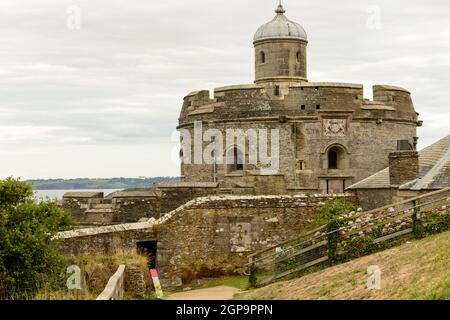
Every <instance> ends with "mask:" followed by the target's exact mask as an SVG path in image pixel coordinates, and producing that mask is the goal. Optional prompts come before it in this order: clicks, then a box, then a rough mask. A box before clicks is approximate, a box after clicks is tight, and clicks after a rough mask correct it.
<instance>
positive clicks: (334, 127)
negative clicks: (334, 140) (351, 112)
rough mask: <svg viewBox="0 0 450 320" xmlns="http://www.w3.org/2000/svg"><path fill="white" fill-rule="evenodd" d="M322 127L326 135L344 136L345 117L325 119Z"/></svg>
mask: <svg viewBox="0 0 450 320" xmlns="http://www.w3.org/2000/svg"><path fill="white" fill-rule="evenodd" d="M323 127H324V132H325V136H326V137H345V135H346V120H345V119H325V120H324V121H323Z"/></svg>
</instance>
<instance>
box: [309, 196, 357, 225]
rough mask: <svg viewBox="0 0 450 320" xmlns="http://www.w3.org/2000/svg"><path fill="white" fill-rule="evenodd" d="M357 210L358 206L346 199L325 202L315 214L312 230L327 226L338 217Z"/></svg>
mask: <svg viewBox="0 0 450 320" xmlns="http://www.w3.org/2000/svg"><path fill="white" fill-rule="evenodd" d="M354 210H356V205H355V204H354V203H352V202H349V201H347V200H345V199H333V200H329V201H327V202H325V204H324V205H323V206H321V207H320V208H319V209H318V210H317V211H316V213H315V214H314V217H313V221H312V224H311V229H314V228H317V227H320V226H323V225H327V224H328V223H330V222H332V221H334V220H335V219H337V218H338V216H340V215H343V214H346V213H349V212H351V211H354Z"/></svg>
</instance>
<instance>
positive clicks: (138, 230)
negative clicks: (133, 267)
mask: <svg viewBox="0 0 450 320" xmlns="http://www.w3.org/2000/svg"><path fill="white" fill-rule="evenodd" d="M154 221H155V220H150V221H149V222H142V223H130V224H124V225H115V226H107V227H96V228H89V229H81V230H73V231H66V232H61V233H59V234H58V236H57V237H56V240H57V241H59V251H60V252H61V253H62V254H66V255H86V254H95V253H100V254H115V253H118V252H127V251H128V252H133V253H134V252H136V250H137V242H138V241H153V240H156V238H157V233H156V229H154V228H153V225H154Z"/></svg>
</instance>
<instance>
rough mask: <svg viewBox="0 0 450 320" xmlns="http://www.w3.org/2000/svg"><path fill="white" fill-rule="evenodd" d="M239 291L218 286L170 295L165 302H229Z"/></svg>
mask: <svg viewBox="0 0 450 320" xmlns="http://www.w3.org/2000/svg"><path fill="white" fill-rule="evenodd" d="M239 291H240V290H239V289H237V288H234V287H228V286H219V287H213V288H206V289H198V290H192V291H185V292H177V293H174V294H172V295H170V296H169V297H168V298H167V300H231V299H233V295H235V294H236V293H238V292H239Z"/></svg>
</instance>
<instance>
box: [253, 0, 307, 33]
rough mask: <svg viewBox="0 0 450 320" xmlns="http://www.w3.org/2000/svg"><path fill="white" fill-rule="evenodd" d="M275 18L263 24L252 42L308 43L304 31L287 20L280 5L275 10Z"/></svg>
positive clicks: (296, 24) (298, 25)
mask: <svg viewBox="0 0 450 320" xmlns="http://www.w3.org/2000/svg"><path fill="white" fill-rule="evenodd" d="M275 12H276V14H277V15H276V16H275V18H273V19H272V21H270V22H268V23H266V24H263V25H262V26H261V27H259V29H258V30H257V31H256V33H255V36H254V38H253V41H254V42H257V41H261V40H268V39H297V40H303V41H308V37H307V35H306V31H305V29H303V27H302V26H301V25H300V24H298V23H296V22H293V21H291V20H289V19H288V18H287V17H286V16H285V15H284V13H285V12H286V10H284V8H283V6H282V5H281V4H280V5H279V6H278V8H277V9H276V10H275Z"/></svg>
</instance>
